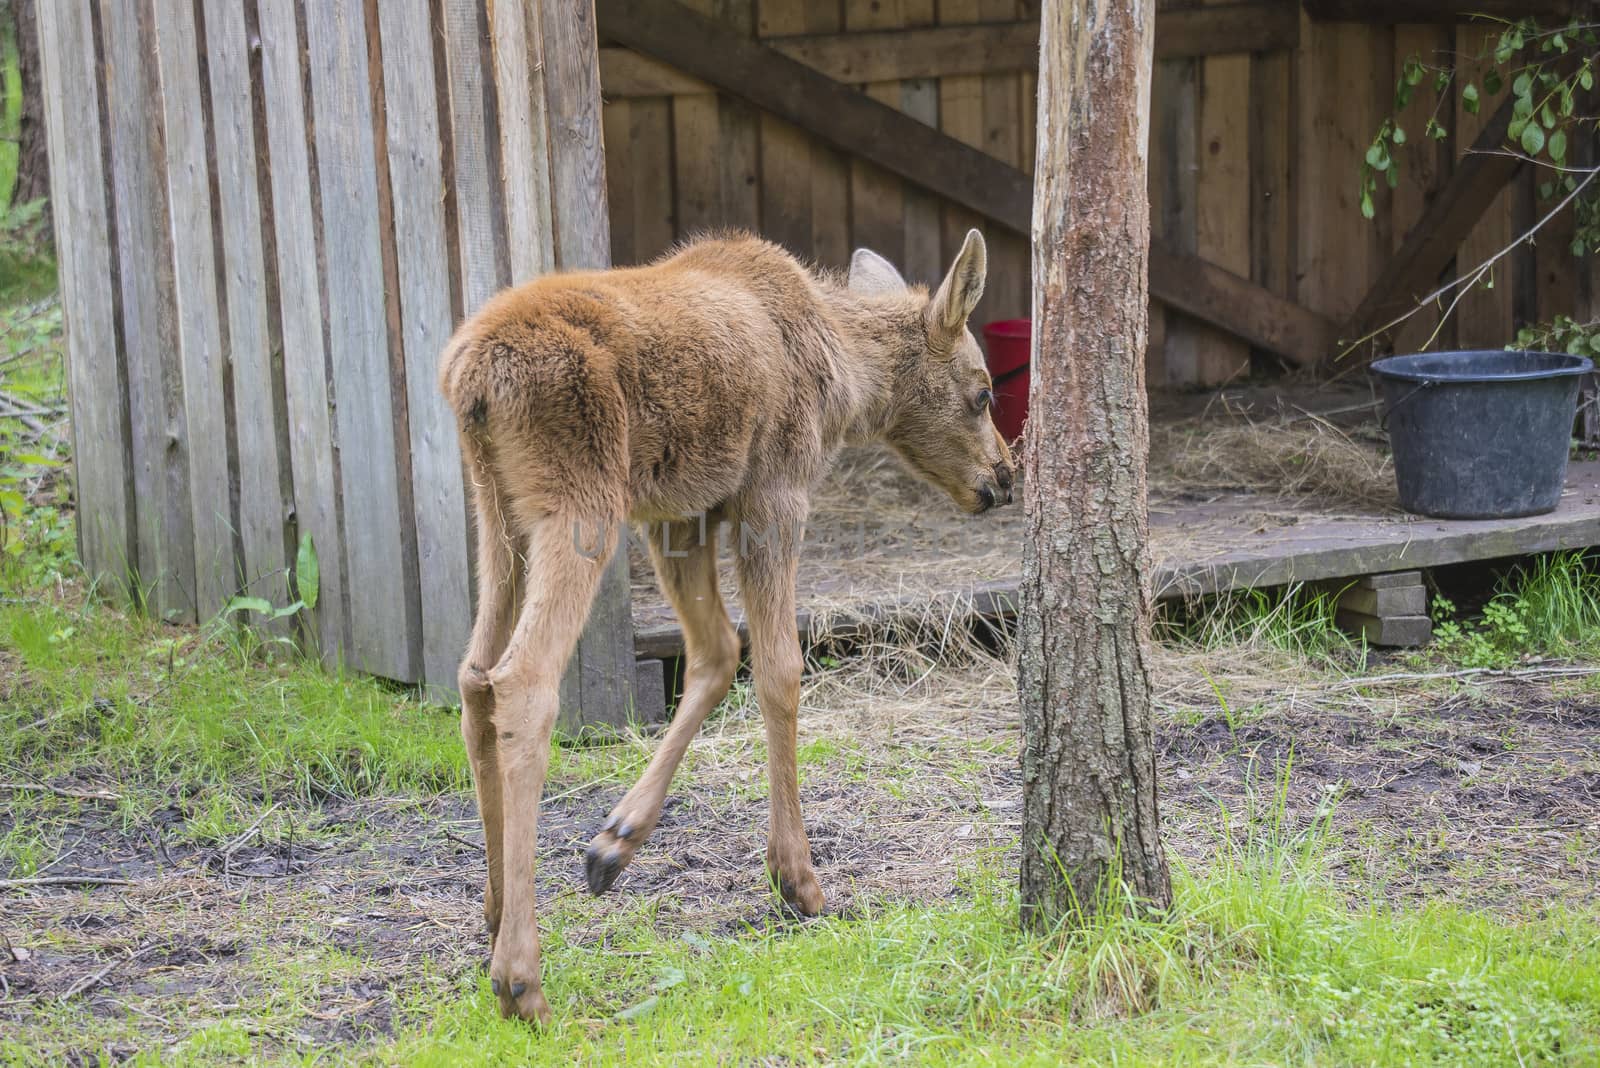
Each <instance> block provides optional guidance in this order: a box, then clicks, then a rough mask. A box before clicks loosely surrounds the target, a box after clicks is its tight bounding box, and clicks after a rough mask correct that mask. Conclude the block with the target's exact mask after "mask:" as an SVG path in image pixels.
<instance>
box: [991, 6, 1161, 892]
mask: <svg viewBox="0 0 1600 1068" xmlns="http://www.w3.org/2000/svg"><path fill="white" fill-rule="evenodd" d="M1155 6H1156V5H1155V0H1045V3H1044V4H1043V12H1042V16H1043V32H1042V40H1041V51H1040V60H1039V67H1040V69H1039V124H1038V157H1037V160H1036V166H1035V168H1034V200H1033V279H1034V281H1033V385H1032V394H1031V399H1030V402H1029V410H1030V413H1031V415H1030V419H1029V423H1028V429H1027V436H1026V440H1025V445H1024V456H1023V470H1024V479H1023V498H1022V499H1023V507H1024V509H1025V511H1026V514H1027V526H1028V531H1027V539H1026V542H1025V548H1024V550H1023V566H1022V625H1021V632H1020V640H1021V650H1020V680H1019V681H1020V690H1021V702H1022V730H1023V746H1022V782H1023V786H1022V789H1023V843H1022V902H1023V919H1024V921H1025V922H1028V923H1032V924H1048V923H1050V922H1052V921H1054V920H1056V919H1058V918H1060V917H1062V916H1067V915H1070V914H1072V912H1073V911H1074V908H1075V907H1081V908H1082V909H1084V910H1085V911H1092V910H1094V909H1095V908H1096V907H1097V906H1099V905H1101V904H1102V903H1103V902H1105V901H1108V900H1109V901H1113V902H1120V901H1121V900H1122V897H1121V896H1120V895H1121V887H1122V886H1125V887H1126V888H1127V890H1128V891H1130V892H1131V893H1132V895H1133V896H1134V897H1136V898H1137V899H1139V900H1140V901H1142V902H1144V903H1146V904H1148V905H1149V906H1152V907H1156V908H1161V907H1165V906H1166V905H1167V904H1168V903H1169V901H1170V898H1171V889H1170V885H1169V880H1168V874H1167V862H1166V856H1165V854H1164V853H1163V852H1162V848H1161V839H1160V834H1159V819H1158V816H1157V810H1156V778H1155V776H1156V767H1155V747H1154V739H1153V735H1154V730H1153V727H1152V724H1151V704H1150V678H1149V671H1148V666H1147V665H1148V661H1149V640H1150V638H1149V632H1150V612H1151V609H1150V605H1151V597H1150V557H1149V550H1148V542H1147V534H1148V514H1147V510H1146V501H1145V461H1146V455H1147V453H1148V451H1149V427H1148V424H1147V401H1146V398H1145V385H1144V349H1145V336H1146V332H1147V330H1148V321H1147V315H1148V311H1147V309H1148V304H1147V301H1146V290H1147V284H1148V280H1147V277H1146V275H1147V264H1148V259H1149V246H1150V205H1149V200H1148V197H1147V195H1146V192H1145V171H1146V166H1147V160H1146V145H1147V142H1148V129H1149V115H1150V61H1151V41H1152V36H1153V35H1152V30H1153V29H1154V16H1155ZM1118 880H1120V884H1121V886H1119V885H1118Z"/></svg>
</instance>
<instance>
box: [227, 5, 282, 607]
mask: <svg viewBox="0 0 1600 1068" xmlns="http://www.w3.org/2000/svg"><path fill="white" fill-rule="evenodd" d="M205 14H206V24H205V32H206V71H207V73H208V75H209V78H210V93H211V116H212V137H213V140H214V142H215V144H216V153H215V166H216V172H217V173H216V178H217V205H216V207H217V218H218V221H219V222H220V224H221V231H222V272H221V274H222V280H223V287H222V289H223V297H224V299H225V301H226V305H227V311H228V314H227V346H228V357H229V361H230V364H231V367H232V372H233V373H232V378H233V416H234V434H235V438H236V442H237V448H238V452H237V462H238V472H239V536H240V539H241V542H242V544H243V549H244V558H243V561H242V563H241V573H242V575H243V578H244V586H245V589H246V590H247V591H248V592H250V593H251V594H253V595H256V596H262V597H265V598H267V599H268V600H269V601H271V602H273V603H274V604H285V603H288V598H289V591H290V586H289V582H288V577H289V564H290V561H291V560H292V559H293V555H292V553H293V542H292V538H291V534H290V531H291V524H290V512H291V504H290V502H291V500H292V493H293V490H292V487H291V484H290V480H289V477H288V476H289V463H288V436H287V433H286V432H285V429H284V413H283V411H282V400H281V397H282V391H283V383H282V374H281V370H280V369H279V368H277V366H276V365H277V364H278V362H279V358H280V351H279V349H278V342H277V338H276V337H275V334H276V329H275V326H274V325H272V324H271V323H270V322H269V318H268V297H269V294H268V285H269V281H270V276H269V274H268V272H267V262H266V249H265V246H264V243H263V241H262V232H263V231H262V226H263V219H262V205H261V185H260V181H259V176H258V173H257V156H256V128H257V127H256V123H257V114H256V108H255V102H254V99H253V96H252V92H253V91H252V88H251V72H250V42H249V39H248V36H247V33H246V27H245V19H244V8H243V5H241V4H218V5H215V6H213V7H210V8H207V9H206V12H205ZM274 303H275V301H274Z"/></svg>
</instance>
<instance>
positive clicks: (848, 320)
mask: <svg viewBox="0 0 1600 1068" xmlns="http://www.w3.org/2000/svg"><path fill="white" fill-rule="evenodd" d="M826 298H827V303H828V310H829V311H830V312H831V313H832V316H833V321H834V325H835V327H836V329H837V331H838V336H839V345H838V349H837V352H836V354H835V360H836V366H837V367H838V372H839V374H838V379H837V381H836V383H835V385H836V390H835V393H836V397H837V401H838V403H837V405H836V412H837V415H838V418H837V419H836V420H834V421H833V422H834V423H835V426H834V428H832V429H833V433H831V434H830V435H829V436H830V437H831V438H834V439H835V441H834V443H835V444H850V445H856V444H861V443H863V442H868V441H877V440H881V439H882V438H883V436H884V434H885V433H887V431H888V429H889V426H890V424H891V423H892V421H893V417H894V398H895V379H896V377H897V376H898V375H899V374H900V373H901V371H902V369H903V367H904V365H905V362H906V359H907V353H908V352H909V351H912V349H913V346H916V347H920V346H921V344H922V340H921V334H922V306H923V304H924V303H925V301H926V297H925V296H924V295H923V294H921V293H920V292H917V291H915V290H913V291H908V292H906V293H904V294H895V295H862V294H859V293H853V292H851V291H850V290H849V289H846V288H845V287H843V286H839V287H837V288H830V289H829V290H827V291H826Z"/></svg>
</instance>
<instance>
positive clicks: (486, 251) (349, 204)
mask: <svg viewBox="0 0 1600 1068" xmlns="http://www.w3.org/2000/svg"><path fill="white" fill-rule="evenodd" d="M39 22H40V39H41V56H42V60H43V68H44V69H43V74H44V79H45V103H46V118H47V127H48V139H49V146H50V153H51V167H52V173H53V174H54V175H55V176H56V180H55V187H56V194H57V210H56V211H55V212H54V216H55V221H56V226H57V248H58V250H59V253H60V274H61V287H62V299H63V305H64V308H65V313H66V322H67V339H68V353H69V364H70V375H71V394H72V408H73V429H74V438H75V440H74V456H75V463H76V468H77V490H78V508H79V510H78V521H79V530H80V538H81V549H82V555H83V559H84V562H85V564H86V566H87V568H88V569H89V571H90V573H91V574H93V575H95V576H97V577H98V578H100V579H102V580H105V581H106V584H107V585H108V586H123V585H127V586H129V587H131V589H132V590H133V592H134V593H135V595H136V597H137V598H139V599H140V600H141V601H142V602H143V603H144V604H145V605H146V606H147V607H148V608H149V609H150V611H151V612H152V613H153V614H155V615H157V616H160V617H164V618H171V619H177V620H194V619H197V618H198V619H205V618H208V617H210V616H212V615H213V614H215V613H217V612H218V611H220V610H221V609H222V608H223V606H224V605H225V604H227V603H228V601H229V599H230V598H231V597H232V596H234V595H235V594H238V593H245V594H250V595H254V596H258V597H262V598H265V599H267V600H269V601H270V602H271V603H272V604H274V605H284V604H287V603H289V601H290V600H291V599H292V597H293V596H294V595H293V593H292V591H293V590H295V589H296V588H297V585H296V583H295V582H294V581H293V578H294V577H295V576H294V575H293V574H292V572H293V571H294V569H295V567H296V556H297V547H298V546H299V544H300V542H301V539H302V538H303V537H305V536H309V537H310V538H311V539H312V543H313V544H314V546H315V550H316V555H317V560H318V565H319V568H318V570H319V572H320V577H319V583H318V585H319V596H318V598H317V603H316V606H315V609H314V610H309V609H308V610H307V611H305V612H303V613H302V614H301V615H300V617H299V618H298V619H297V620H296V626H297V627H298V628H299V629H300V631H301V633H302V634H303V635H304V636H305V637H306V638H308V639H310V640H311V644H313V645H314V646H315V647H317V648H320V650H321V651H322V653H323V655H324V656H325V657H326V658H327V659H328V660H330V661H336V662H341V663H345V664H348V665H349V666H351V667H356V668H360V669H362V670H365V671H368V672H371V673H374V674H378V675H383V676H387V677H389V678H392V679H399V680H403V681H407V682H418V681H421V682H426V683H428V684H429V685H430V686H431V687H434V688H437V689H440V690H449V689H453V688H454V685H455V678H456V666H457V662H458V660H459V658H460V656H461V654H462V652H463V650H464V649H465V646H466V639H467V634H468V631H469V625H470V622H471V611H472V574H471V560H470V557H471V553H470V550H469V544H468V532H469V524H468V519H467V504H466V501H465V499H464V482H463V478H462V470H461V458H460V455H459V452H458V446H457V438H456V429H455V420H454V418H453V416H452V414H451V413H450V412H449V411H448V409H447V407H446V406H445V404H444V401H443V398H442V397H441V395H440V393H439V389H438V387H437V370H436V369H437V366H438V359H439V354H440V352H441V350H442V349H443V348H444V345H445V342H446V340H447V339H448V338H449V336H450V334H451V332H452V331H453V330H454V329H455V326H456V324H457V323H459V322H460V320H461V319H462V317H463V315H464V314H466V313H468V312H470V311H471V310H472V309H474V308H476V307H477V306H478V305H479V304H481V303H482V302H483V301H484V300H485V299H486V298H488V297H489V296H490V295H491V294H493V293H494V292H495V291H496V290H498V289H500V288H501V287H503V286H506V285H509V284H511V283H513V282H517V281H521V280H525V279H527V278H531V277H533V276H535V275H537V274H539V273H541V272H544V271H548V270H551V269H553V268H557V267H595V266H604V265H605V264H606V260H607V247H608V236H607V230H606V221H607V219H606V212H605V205H604V181H603V174H602V168H603V164H602V157H601V151H602V136H601V120H600V115H599V110H600V108H599V87H598V76H599V75H598V60H597V54H596V50H595V27H594V15H593V7H592V4H591V3H590V2H588V0H501V2H498V3H490V2H487V0H366V2H365V3H357V2H354V0H351V2H340V3H328V2H324V0H205V2H203V3H201V2H198V0H52V2H50V3H45V4H40V5H39ZM547 56H548V57H549V58H548V61H547V60H546V57H547ZM714 108H715V103H714V102H713V109H714ZM642 113H643V109H641V114H642ZM591 618H593V619H594V620H596V621H597V622H596V625H595V626H594V627H592V628H591V629H590V631H589V632H586V634H585V635H584V638H583V643H582V645H581V647H580V655H579V656H578V657H577V658H575V660H574V668H573V671H572V672H570V673H569V676H568V678H567V680H566V682H565V683H564V684H563V714H564V716H567V723H566V725H567V726H569V727H571V726H576V725H577V724H576V722H575V721H574V720H573V716H574V715H575V714H576V713H577V711H578V709H579V708H580V707H581V708H582V711H583V713H584V715H585V717H586V719H587V720H588V721H589V722H594V723H599V722H607V721H613V722H614V721H617V720H620V719H621V718H622V717H623V716H624V715H625V714H626V713H627V711H628V707H627V706H628V704H629V702H630V700H631V693H632V689H633V678H634V664H633V651H632V633H631V630H632V628H631V615H630V611H629V607H628V582H627V573H626V561H625V560H622V559H620V557H619V559H618V561H617V562H616V564H615V566H614V567H613V568H612V570H611V572H610V573H609V574H608V576H607V580H606V582H605V584H604V591H603V593H602V596H601V597H600V598H599V600H598V602H597V605H596V608H595V611H594V613H593V616H592V617H591Z"/></svg>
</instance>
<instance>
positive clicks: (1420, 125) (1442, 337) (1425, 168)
mask: <svg viewBox="0 0 1600 1068" xmlns="http://www.w3.org/2000/svg"><path fill="white" fill-rule="evenodd" d="M1454 45H1455V40H1454V34H1453V33H1452V31H1451V29H1450V28H1449V27H1448V26H1435V25H1428V24H1419V23H1407V24H1404V25H1399V26H1396V27H1395V28H1394V58H1395V69H1396V70H1404V69H1405V63H1406V61H1407V60H1408V59H1410V58H1411V57H1413V56H1414V57H1416V58H1417V59H1419V60H1420V61H1421V62H1422V63H1424V64H1426V65H1427V66H1429V67H1438V66H1440V65H1441V64H1443V63H1447V62H1449V61H1450V57H1451V55H1452V53H1453V51H1454ZM1425 87H1426V86H1424V88H1425ZM1435 103H1436V101H1435V99H1434V98H1433V94H1432V93H1429V92H1418V93H1416V94H1415V95H1413V96H1412V98H1411V103H1410V104H1409V106H1407V107H1406V108H1405V110H1403V111H1401V112H1400V113H1399V114H1398V115H1396V116H1395V121H1396V122H1397V123H1398V124H1399V126H1400V128H1401V129H1403V130H1405V132H1406V137H1407V145H1408V146H1409V147H1408V148H1407V149H1406V150H1405V151H1404V153H1403V154H1402V156H1401V160H1400V175H1399V184H1398V185H1397V186H1395V188H1394V192H1393V193H1392V194H1391V196H1390V198H1389V211H1390V225H1389V234H1390V249H1389V251H1390V254H1391V256H1393V255H1394V254H1396V253H1398V252H1400V251H1401V250H1402V249H1403V248H1404V243H1405V241H1406V240H1407V238H1408V237H1409V235H1410V234H1411V232H1412V230H1413V229H1414V228H1415V227H1416V226H1417V224H1418V223H1419V222H1421V221H1422V218H1423V214H1424V213H1425V212H1426V211H1427V209H1428V205H1429V204H1431V203H1432V202H1433V200H1434V198H1435V197H1436V196H1437V195H1438V193H1439V190H1440V189H1441V188H1442V187H1443V185H1444V183H1445V181H1446V179H1448V178H1449V176H1450V172H1451V164H1452V159H1451V157H1452V152H1451V146H1450V144H1449V142H1448V141H1447V140H1446V141H1441V140H1436V139H1434V138H1431V137H1428V136H1427V125H1428V117H1429V115H1430V114H1431V113H1432V111H1433V108H1434V105H1435ZM1390 262H1393V261H1392V260H1391V261H1390ZM1386 266H1387V264H1386ZM1450 266H1451V265H1450V264H1449V263H1448V262H1446V263H1444V264H1440V265H1439V266H1438V267H1437V269H1436V273H1435V274H1433V275H1432V276H1431V277H1426V278H1419V279H1418V280H1417V283H1418V287H1419V288H1423V289H1424V290H1425V291H1432V290H1433V289H1435V288H1437V287H1438V286H1439V285H1442V284H1443V283H1444V282H1445V281H1446V280H1447V278H1448V277H1449V275H1450V273H1451V272H1450ZM1439 325H1440V324H1439V307H1438V305H1437V304H1432V305H1428V306H1426V307H1425V308H1423V309H1422V310H1421V311H1419V312H1418V313H1417V314H1416V315H1414V316H1412V317H1411V318H1410V319H1408V320H1407V321H1406V322H1404V323H1402V324H1401V325H1400V326H1399V327H1398V328H1397V329H1396V330H1395V332H1394V335H1393V340H1392V343H1391V347H1392V348H1393V349H1394V351H1395V352H1417V351H1420V350H1421V349H1422V348H1424V347H1445V348H1447V347H1449V345H1450V343H1451V342H1452V341H1453V340H1454V338H1455V324H1454V322H1450V323H1447V324H1446V327H1447V329H1445V330H1443V331H1441V330H1439Z"/></svg>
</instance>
